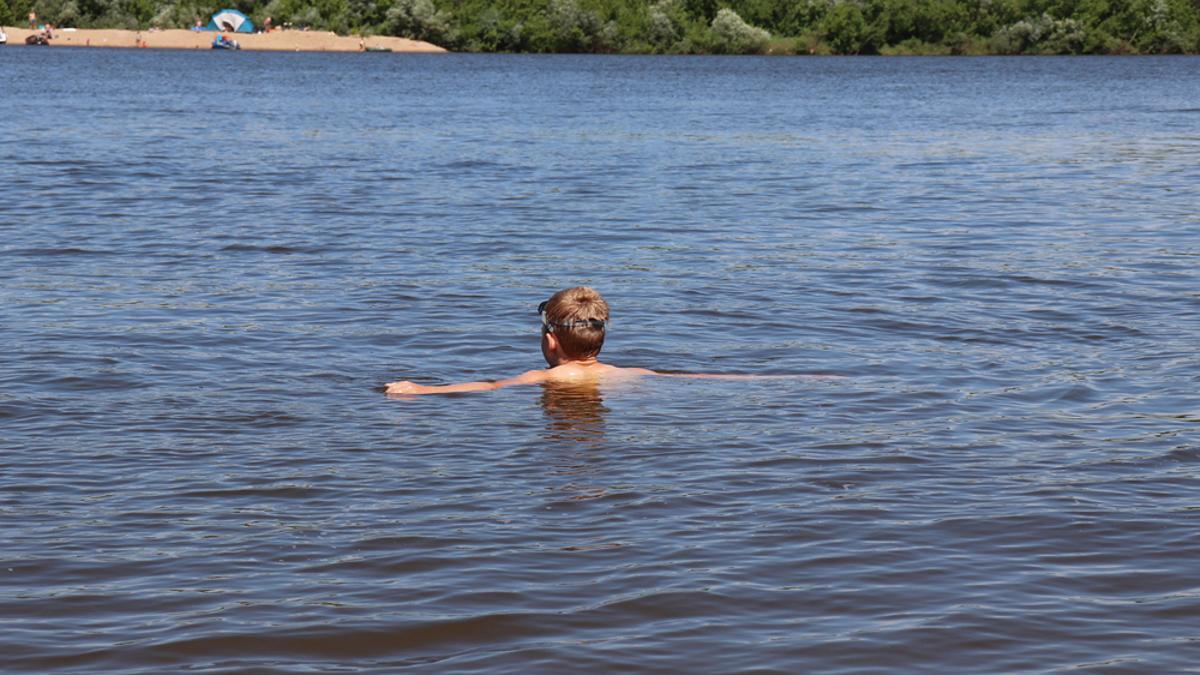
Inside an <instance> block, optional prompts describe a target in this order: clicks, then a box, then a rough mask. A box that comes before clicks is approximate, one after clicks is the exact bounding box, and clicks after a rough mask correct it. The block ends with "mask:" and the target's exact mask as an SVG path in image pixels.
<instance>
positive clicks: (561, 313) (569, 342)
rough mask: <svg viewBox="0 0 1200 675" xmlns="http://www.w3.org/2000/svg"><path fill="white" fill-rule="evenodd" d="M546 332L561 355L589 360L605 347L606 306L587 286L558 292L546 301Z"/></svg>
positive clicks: (602, 299)
mask: <svg viewBox="0 0 1200 675" xmlns="http://www.w3.org/2000/svg"><path fill="white" fill-rule="evenodd" d="M545 318H546V323H547V324H548V326H547V327H546V330H549V331H550V332H552V333H554V337H555V339H557V340H558V344H559V346H561V347H562V350H563V353H564V354H566V355H567V356H568V357H570V358H573V359H589V358H592V357H593V356H596V355H597V354H599V353H600V349H601V348H602V347H603V346H604V331H605V328H606V326H607V325H608V303H607V302H605V301H604V298H602V297H600V294H599V293H597V292H596V291H595V290H593V289H591V288H588V287H587V286H576V287H575V288H567V289H564V290H561V291H559V292H557V293H555V294H554V295H552V296H550V299H549V300H547V301H546V315H545Z"/></svg>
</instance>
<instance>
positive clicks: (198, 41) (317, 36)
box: [4, 26, 446, 53]
mask: <svg viewBox="0 0 1200 675" xmlns="http://www.w3.org/2000/svg"><path fill="white" fill-rule="evenodd" d="M4 32H5V33H7V34H8V46H10V47H18V46H19V47H24V46H25V38H26V37H27V36H28V35H30V34H32V33H35V32H37V31H31V30H29V29H23V28H15V27H10V26H5V27H4ZM217 35H218V33H217V32H216V31H192V30H159V31H148V30H145V31H133V30H88V29H78V30H71V29H56V30H55V31H54V37H53V38H52V39H51V40H50V46H51V47H123V48H128V49H136V48H146V49H212V41H213V38H215V37H216V36H217ZM224 35H225V36H226V37H229V38H232V39H234V40H237V42H238V44H240V45H241V48H242V49H246V50H254V51H277V52H357V51H364V50H387V49H390V50H392V51H393V52H405V53H435V52H445V51H446V50H445V49H442V48H441V47H438V46H437V45H434V44H430V43H428V42H421V41H420V40H409V39H407V38H398V37H387V36H372V37H358V36H347V37H343V36H340V35H337V34H335V33H330V32H319V31H299V30H277V31H272V32H270V33H224Z"/></svg>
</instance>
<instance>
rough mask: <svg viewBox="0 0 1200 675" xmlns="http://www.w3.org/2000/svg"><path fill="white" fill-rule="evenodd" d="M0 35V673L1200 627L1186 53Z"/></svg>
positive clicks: (663, 666)
mask: <svg viewBox="0 0 1200 675" xmlns="http://www.w3.org/2000/svg"><path fill="white" fill-rule="evenodd" d="M0 68H3V75H4V85H3V87H2V89H3V90H2V91H0V103H2V104H3V105H2V107H3V112H2V113H0V139H3V142H2V143H0V299H2V303H0V324H2V325H0V347H2V350H0V351H2V353H0V446H2V447H3V451H2V452H0V654H2V655H3V656H0V669H2V670H5V671H8V672H45V671H52V670H78V671H81V672H155V673H157V672H177V671H182V670H188V669H190V670H198V671H208V670H211V671H231V672H232V671H246V670H250V671H257V672H264V671H299V670H309V671H331V670H343V669H345V670H365V671H380V672H382V671H395V670H398V669H402V668H411V669H414V670H419V671H427V672H461V671H482V672H531V671H532V672H562V671H566V670H583V671H597V672H602V671H622V672H662V671H677V672H731V671H746V670H757V671H760V672H771V671H778V672H833V671H844V672H881V671H893V672H913V671H925V672H962V671H964V670H971V671H989V672H1012V671H1057V670H1068V669H1083V670H1090V671H1097V672H1101V671H1103V672H1168V671H1174V672H1178V671H1184V670H1187V669H1192V668H1195V664H1196V663H1200V581H1198V580H1197V575H1196V571H1197V564H1198V562H1197V561H1200V500H1198V498H1197V495H1200V480H1198V478H1197V475H1198V469H1200V398H1198V396H1197V389H1198V385H1200V363H1198V357H1197V343H1198V342H1197V335H1198V334H1200V283H1198V282H1200V274H1198V272H1197V269H1198V264H1200V215H1198V213H1200V212H1198V210H1197V205H1198V204H1200V201H1198V199H1197V185H1200V103H1197V102H1198V101H1200V60H1197V59H1191V58H1171V59H1156V58H1136V59H1135V58H1127V59H1091V58H1072V59H1036V58H1024V59H990V58H986V59H965V58H964V59H954V60H943V59H871V58H859V59H835V58H826V59H773V60H761V59H753V58H742V59H719V58H713V59H708V58H667V57H663V58H599V57H541V58H533V57H515V56H510V57H501V56H495V57H472V56H458V55H449V56H433V57H426V56H422V57H409V56H401V55H379V54H347V55H320V54H254V53H221V52H218V53H184V52H180V53H175V52H147V51H119V50H111V51H104V50H95V51H93V50H68V49H51V50H33V49H9V50H4V51H3V52H2V53H0ZM577 284H588V285H592V286H595V287H596V288H597V289H599V290H600V291H601V292H603V293H604V294H605V296H606V297H607V298H608V300H609V302H610V304H611V305H612V307H613V324H612V327H611V330H610V334H609V338H608V343H607V344H606V346H605V351H604V355H603V356H604V357H605V358H606V360H608V361H610V362H613V363H616V364H619V365H629V366H642V367H650V368H656V369H661V370H667V371H683V372H707V373H756V374H775V375H793V376H798V377H792V378H780V379H765V380H757V381H724V380H720V381H717V380H680V379H664V378H651V379H644V380H640V381H637V382H634V383H630V384H626V385H623V386H605V387H601V388H595V389H562V388H556V387H546V388H542V387H523V388H522V387H517V388H511V389H505V390H501V391H498V392H493V393H487V394H479V395H459V396H449V397H432V398H430V397H426V398H410V399H407V400H403V399H389V398H387V397H386V396H384V395H383V394H382V393H381V389H380V385H381V384H382V383H384V382H386V381H389V380H395V379H413V380H417V381H419V382H424V383H444V382H455V381H461V380H466V379H494V378H500V377H505V376H508V375H512V374H515V373H518V372H521V371H523V370H526V369H529V368H533V367H537V366H538V365H539V362H540V356H539V353H538V332H537V318H536V315H535V312H534V308H535V307H536V305H537V304H538V302H539V301H541V300H543V299H545V298H546V297H548V296H549V295H550V294H551V293H552V292H553V291H555V290H557V289H559V288H562V287H566V286H571V285H577Z"/></svg>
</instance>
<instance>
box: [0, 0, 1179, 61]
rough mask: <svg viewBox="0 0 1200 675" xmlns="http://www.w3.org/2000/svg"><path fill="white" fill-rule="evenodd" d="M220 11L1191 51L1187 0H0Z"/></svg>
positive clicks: (514, 35) (943, 47)
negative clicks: (215, 1)
mask: <svg viewBox="0 0 1200 675" xmlns="http://www.w3.org/2000/svg"><path fill="white" fill-rule="evenodd" d="M224 8H233V9H238V10H241V11H242V12H244V13H246V14H247V15H249V16H250V17H251V18H252V19H254V20H255V22H256V23H257V24H259V25H261V24H262V22H263V20H264V19H265V18H266V17H268V16H270V17H272V21H273V23H274V25H276V26H284V25H286V26H290V27H294V28H297V29H301V28H311V29H314V30H332V31H334V32H337V33H340V34H362V35H395V36H400V37H409V38H415V39H419V40H426V41H429V42H432V43H434V44H438V45H441V46H443V47H446V48H448V49H451V50H455V51H469V52H536V53H545V52H585V53H631V54H766V53H784V54H1180V53H1187V54H1196V53H1200V0H229V1H228V2H222V3H219V4H214V3H213V2H212V0H0V24H4V25H9V26H13V25H25V23H26V22H27V17H28V15H29V12H31V11H33V12H36V14H37V16H38V18H39V21H40V22H49V23H52V24H54V25H56V26H75V27H78V28H127V29H141V30H144V29H147V28H151V27H159V28H185V27H188V26H192V25H193V24H194V23H195V21H196V20H197V19H200V20H202V21H204V22H207V21H208V17H209V16H210V15H211V14H212V13H213V12H214V11H216V10H218V9H224Z"/></svg>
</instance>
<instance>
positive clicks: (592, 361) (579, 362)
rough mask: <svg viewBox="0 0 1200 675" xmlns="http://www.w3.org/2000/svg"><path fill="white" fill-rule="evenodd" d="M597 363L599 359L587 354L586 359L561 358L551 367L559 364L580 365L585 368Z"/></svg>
mask: <svg viewBox="0 0 1200 675" xmlns="http://www.w3.org/2000/svg"><path fill="white" fill-rule="evenodd" d="M598 363H600V360H599V359H597V358H596V357H594V356H589V357H588V358H586V359H563V360H561V361H559V362H558V363H556V364H554V365H553V366H551V367H552V368H557V367H559V366H581V367H583V368H587V367H589V366H594V365H596V364H598Z"/></svg>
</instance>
